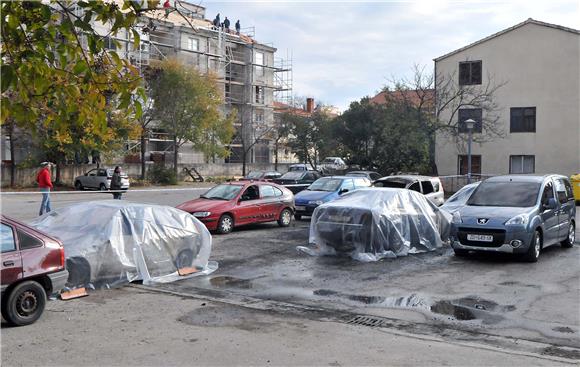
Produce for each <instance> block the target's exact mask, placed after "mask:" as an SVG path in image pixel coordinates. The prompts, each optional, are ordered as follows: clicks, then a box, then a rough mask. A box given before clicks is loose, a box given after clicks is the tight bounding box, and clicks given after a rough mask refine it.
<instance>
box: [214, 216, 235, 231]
mask: <svg viewBox="0 0 580 367" xmlns="http://www.w3.org/2000/svg"><path fill="white" fill-rule="evenodd" d="M233 230H234V218H232V216H231V215H229V214H224V215H222V216H221V217H220V220H219V222H218V228H217V231H218V233H221V234H226V233H230V232H231V231H233Z"/></svg>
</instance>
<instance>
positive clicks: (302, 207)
mask: <svg viewBox="0 0 580 367" xmlns="http://www.w3.org/2000/svg"><path fill="white" fill-rule="evenodd" d="M296 210H300V211H303V212H304V211H306V207H305V206H298V205H296Z"/></svg>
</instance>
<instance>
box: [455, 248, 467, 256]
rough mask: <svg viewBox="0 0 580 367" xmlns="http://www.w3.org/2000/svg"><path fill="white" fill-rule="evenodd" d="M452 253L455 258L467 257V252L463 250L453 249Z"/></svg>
mask: <svg viewBox="0 0 580 367" xmlns="http://www.w3.org/2000/svg"><path fill="white" fill-rule="evenodd" d="M453 252H455V256H457V257H465V256H467V255H469V251H468V250H464V249H460V248H454V249H453Z"/></svg>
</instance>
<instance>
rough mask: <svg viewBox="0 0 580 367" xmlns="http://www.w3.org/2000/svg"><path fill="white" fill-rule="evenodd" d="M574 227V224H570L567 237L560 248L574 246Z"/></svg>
mask: <svg viewBox="0 0 580 367" xmlns="http://www.w3.org/2000/svg"><path fill="white" fill-rule="evenodd" d="M575 231H576V226H575V225H574V222H570V227H569V228H568V237H566V239H565V240H564V241H562V247H565V248H570V247H572V246H574V240H575V239H576V232H575Z"/></svg>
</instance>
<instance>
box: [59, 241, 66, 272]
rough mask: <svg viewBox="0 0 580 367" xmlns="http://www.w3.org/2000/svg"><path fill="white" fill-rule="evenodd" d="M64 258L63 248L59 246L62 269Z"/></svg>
mask: <svg viewBox="0 0 580 367" xmlns="http://www.w3.org/2000/svg"><path fill="white" fill-rule="evenodd" d="M64 264H65V258H64V246H63V245H60V266H61V267H63V268H64Z"/></svg>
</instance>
